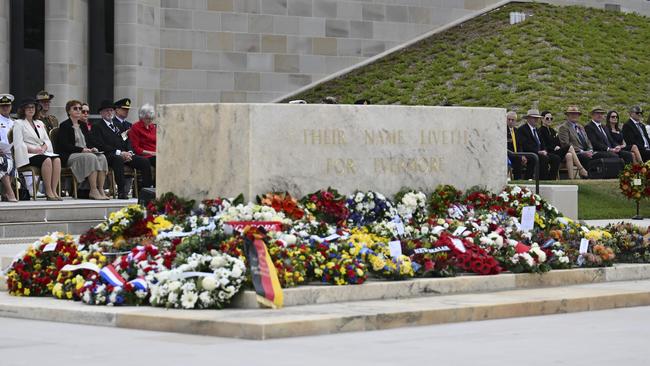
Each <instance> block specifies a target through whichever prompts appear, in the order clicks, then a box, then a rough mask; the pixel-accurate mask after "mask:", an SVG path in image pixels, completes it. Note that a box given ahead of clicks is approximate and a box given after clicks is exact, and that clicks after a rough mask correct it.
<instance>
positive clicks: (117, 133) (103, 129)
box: [92, 100, 152, 199]
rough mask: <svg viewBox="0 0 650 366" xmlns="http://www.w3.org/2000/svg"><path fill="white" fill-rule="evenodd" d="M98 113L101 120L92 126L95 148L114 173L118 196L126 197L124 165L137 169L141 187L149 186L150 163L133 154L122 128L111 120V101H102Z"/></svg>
mask: <svg viewBox="0 0 650 366" xmlns="http://www.w3.org/2000/svg"><path fill="white" fill-rule="evenodd" d="M98 113H99V114H100V115H101V116H102V120H101V121H97V122H96V123H95V124H94V125H93V128H92V135H93V137H94V140H95V145H96V147H97V149H99V150H100V151H103V152H104V155H106V160H108V165H109V166H110V167H111V168H112V169H113V172H114V173H115V180H116V183H117V188H118V198H119V199H128V188H127V187H126V184H125V178H124V165H127V166H130V167H131V168H133V169H137V170H138V175H139V176H141V177H142V185H141V188H145V187H151V183H152V180H151V165H150V164H149V161H148V160H147V159H145V158H143V157H140V156H136V155H135V154H133V151H132V149H131V143H130V142H129V140H128V138H126V135H125V134H123V132H124V130H122V129H121V128H119V127H118V126H117V124H115V123H114V122H113V103H111V102H110V101H106V100H105V101H103V102H102V104H101V106H100V107H99V110H98Z"/></svg>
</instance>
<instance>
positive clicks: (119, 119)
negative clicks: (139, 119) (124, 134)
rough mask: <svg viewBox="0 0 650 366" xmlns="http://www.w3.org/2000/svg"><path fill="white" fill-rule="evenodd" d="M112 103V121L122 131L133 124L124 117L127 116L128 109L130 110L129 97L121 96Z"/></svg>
mask: <svg viewBox="0 0 650 366" xmlns="http://www.w3.org/2000/svg"><path fill="white" fill-rule="evenodd" d="M113 104H115V117H113V123H114V124H116V125H117V126H118V127H119V128H120V130H122V131H126V130H128V129H130V128H131V126H132V125H133V124H132V123H131V122H129V121H127V120H126V119H127V118H128V117H129V111H130V110H131V99H129V98H122V99H120V100H118V101H117V102H115V103H113Z"/></svg>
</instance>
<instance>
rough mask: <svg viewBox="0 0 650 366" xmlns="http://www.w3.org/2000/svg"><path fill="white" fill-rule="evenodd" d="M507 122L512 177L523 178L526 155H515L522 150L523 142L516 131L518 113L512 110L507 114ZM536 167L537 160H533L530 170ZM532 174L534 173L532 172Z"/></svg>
mask: <svg viewBox="0 0 650 366" xmlns="http://www.w3.org/2000/svg"><path fill="white" fill-rule="evenodd" d="M506 123H507V129H508V131H507V136H506V140H507V141H508V160H510V165H511V166H512V178H513V179H515V180H519V179H522V177H523V175H522V171H523V166H524V165H526V163H527V160H526V157H525V156H518V155H514V154H513V153H517V152H521V144H520V143H519V141H518V140H517V133H516V131H515V125H516V124H517V113H516V112H514V111H510V112H508V113H507V114H506ZM534 167H535V162H534V161H533V162H531V165H530V166H528V170H530V171H533V168H534ZM531 174H532V173H531Z"/></svg>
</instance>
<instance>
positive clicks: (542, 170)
mask: <svg viewBox="0 0 650 366" xmlns="http://www.w3.org/2000/svg"><path fill="white" fill-rule="evenodd" d="M524 118H526V123H524V124H523V125H521V126H520V127H519V128H518V129H517V138H518V139H519V143H520V144H521V149H522V151H524V152H529V153H535V154H536V155H537V157H538V158H539V179H540V180H554V179H556V177H557V173H558V169H559V168H560V161H561V159H560V157H559V156H557V155H554V154H550V153H549V152H548V151H546V142H545V141H544V140H543V139H542V138H541V137H540V135H539V132H538V131H537V129H538V127H539V122H540V121H541V119H542V116H541V115H540V114H539V111H538V110H537V109H530V110H528V113H527V114H526V115H525V116H524ZM534 172H535V169H534V166H533V164H532V160H529V161H528V168H527V169H526V178H528V179H531V178H533V175H534Z"/></svg>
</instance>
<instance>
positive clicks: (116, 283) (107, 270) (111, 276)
mask: <svg viewBox="0 0 650 366" xmlns="http://www.w3.org/2000/svg"><path fill="white" fill-rule="evenodd" d="M99 276H100V277H101V278H102V279H103V280H104V281H106V282H107V283H108V284H110V285H112V286H113V287H122V286H124V284H126V280H125V279H124V277H122V276H121V275H120V274H119V273H118V272H117V270H116V269H115V267H113V265H112V264H109V265H108V266H106V267H104V268H102V270H101V271H99Z"/></svg>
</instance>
